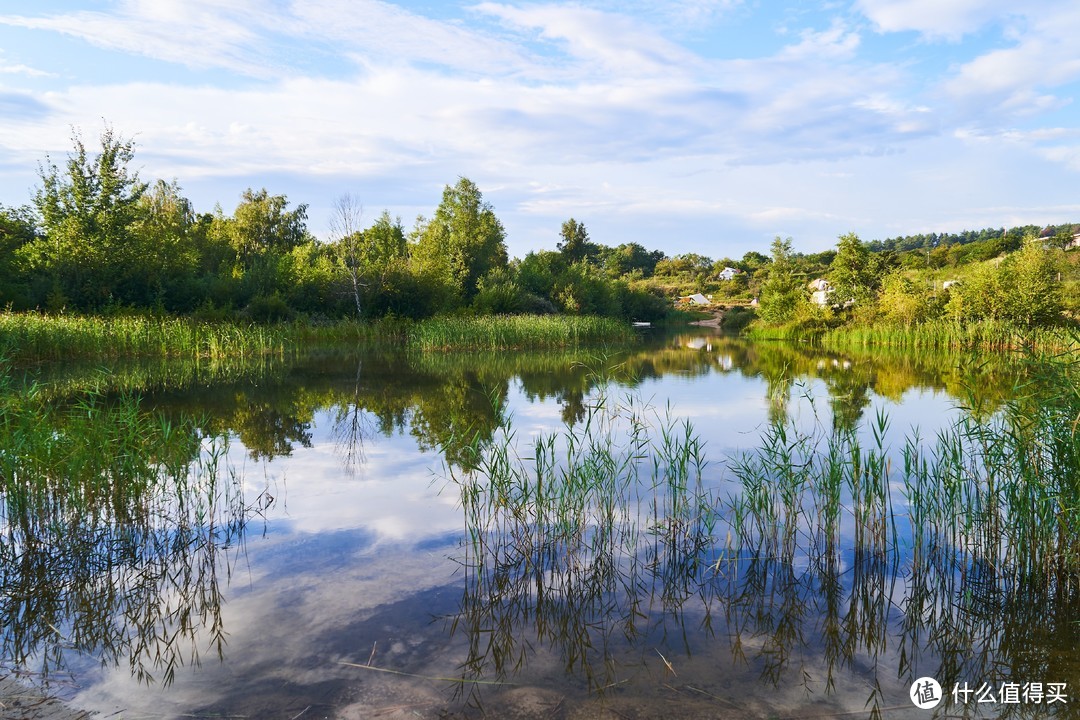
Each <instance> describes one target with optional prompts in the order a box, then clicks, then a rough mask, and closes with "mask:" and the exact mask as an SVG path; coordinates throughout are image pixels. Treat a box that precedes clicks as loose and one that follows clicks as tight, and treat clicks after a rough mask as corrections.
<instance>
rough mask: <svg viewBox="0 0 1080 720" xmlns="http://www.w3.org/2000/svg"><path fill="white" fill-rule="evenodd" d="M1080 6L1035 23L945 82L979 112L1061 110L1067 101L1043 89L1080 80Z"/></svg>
mask: <svg viewBox="0 0 1080 720" xmlns="http://www.w3.org/2000/svg"><path fill="white" fill-rule="evenodd" d="M1078 33H1080V8H1072V7H1070V8H1068V9H1064V10H1061V11H1060V12H1056V13H1054V14H1052V15H1049V16H1046V17H1040V18H1039V19H1038V20H1037V21H1034V22H1032V24H1031V25H1030V27H1029V28H1028V31H1027V32H1026V33H1025V34H1024V35H1023V36H1022V37H1021V38H1019V39H1018V40H1017V42H1016V44H1015V45H1013V46H1012V47H1008V48H1000V49H994V50H991V51H988V52H985V53H983V54H981V55H979V56H977V57H976V58H974V59H973V60H971V61H970V62H967V63H965V64H963V65H962V66H961V67H960V68H959V69H958V71H957V72H956V73H955V75H954V76H953V77H952V78H950V79H949V80H948V81H946V82H945V84H944V89H945V92H946V93H947V94H948V95H949V96H950V97H951V98H953V99H954V100H955V101H957V102H958V103H959V104H960V106H961V107H971V108H973V109H974V110H975V111H976V112H978V111H979V110H985V111H988V112H994V111H1000V110H1006V111H1008V112H1011V113H1018V114H1025V113H1026V114H1031V113H1034V112H1041V111H1044V110H1049V109H1055V108H1057V107H1060V106H1061V104H1062V103H1063V102H1066V101H1065V100H1064V99H1060V98H1056V97H1054V96H1053V95H1051V94H1047V93H1045V92H1042V91H1041V89H1047V88H1058V87H1061V86H1063V85H1066V84H1069V83H1072V82H1075V81H1076V80H1077V79H1080V52H1078V50H1077V47H1076V45H1075V42H1074V38H1075V37H1076V36H1077V34H1078Z"/></svg>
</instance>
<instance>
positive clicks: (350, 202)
mask: <svg viewBox="0 0 1080 720" xmlns="http://www.w3.org/2000/svg"><path fill="white" fill-rule="evenodd" d="M363 217H364V206H363V205H362V204H360V202H359V201H358V200H356V199H355V198H354V197H353V196H352V195H349V194H348V193H346V194H344V195H341V196H340V197H338V199H337V200H335V201H334V204H333V206H332V209H331V212H330V242H331V243H336V244H338V245H340V247H341V258H342V261H343V263H344V265H345V272H346V273H347V274H348V276H349V281H350V284H351V286H352V296H353V303H354V304H355V306H356V314H357V316H359V317H363V314H364V312H363V304H362V303H361V288H362V287H363V285H364V281H363V279H362V276H361V272H362V271H361V264H362V261H361V255H362V252H363V250H362V246H363V244H362V235H361V231H360V223H361V221H362V220H363ZM402 240H403V241H404V236H402Z"/></svg>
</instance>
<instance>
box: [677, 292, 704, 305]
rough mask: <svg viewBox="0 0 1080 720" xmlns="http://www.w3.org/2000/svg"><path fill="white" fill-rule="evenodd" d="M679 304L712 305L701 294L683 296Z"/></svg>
mask: <svg viewBox="0 0 1080 720" xmlns="http://www.w3.org/2000/svg"><path fill="white" fill-rule="evenodd" d="M679 302H681V303H687V304H689V305H710V304H711V301H710V300H709V298H707V297H705V296H704V295H702V294H701V293H694V294H693V295H683V296H682V297H680V298H679Z"/></svg>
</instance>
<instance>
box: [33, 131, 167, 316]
mask: <svg viewBox="0 0 1080 720" xmlns="http://www.w3.org/2000/svg"><path fill="white" fill-rule="evenodd" d="M72 144H73V145H74V152H72V153H71V154H70V155H69V156H68V161H67V164H66V168H65V170H64V171H61V170H60V168H59V167H57V166H56V165H55V164H54V163H52V162H51V160H49V159H48V158H46V160H45V164H44V165H41V166H39V168H38V173H39V175H40V177H41V187H39V188H38V189H37V191H36V192H35V194H34V205H35V206H36V208H37V211H38V214H39V215H40V217H41V227H42V230H43V231H44V233H45V236H46V238H45V239H44V241H41V243H40V244H38V247H37V248H36V250H37V252H35V253H33V257H34V260H35V262H36V264H38V265H39V266H40V267H42V268H43V269H44V270H45V271H46V272H48V273H50V274H51V275H52V277H53V283H54V292H56V293H63V294H66V295H67V296H69V297H70V299H72V300H73V301H75V302H76V304H77V305H80V306H83V307H94V306H99V305H102V304H105V303H107V302H109V301H111V300H113V299H114V298H113V292H114V290H116V288H117V286H118V284H119V282H120V279H121V276H122V274H123V273H124V272H131V271H132V269H134V268H136V267H137V261H138V259H139V258H140V253H139V251H138V248H136V243H135V242H133V239H134V235H133V233H132V228H133V225H134V224H135V222H136V220H138V219H139V217H140V207H139V199H140V198H141V197H142V195H143V193H144V192H145V191H146V187H147V186H146V183H144V182H142V181H140V180H139V175H138V173H134V172H129V171H128V164H129V163H130V162H131V160H132V158H133V157H134V154H135V145H134V143H133V141H131V140H126V139H124V138H122V137H121V136H119V135H118V134H117V133H116V132H114V131H113V129H112V128H111V127H108V126H106V128H105V130H104V131H103V132H102V134H101V151H100V152H99V153H98V154H97V155H96V156H95V157H93V158H91V157H90V156H89V153H88V152H87V150H86V145H85V144H84V143H83V140H82V137H81V136H80V135H79V133H78V132H75V133H74V134H73V135H72Z"/></svg>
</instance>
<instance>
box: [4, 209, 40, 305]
mask: <svg viewBox="0 0 1080 720" xmlns="http://www.w3.org/2000/svg"><path fill="white" fill-rule="evenodd" d="M36 238H37V220H36V218H35V217H34V212H33V210H31V209H30V208H29V207H27V206H25V205H24V206H22V207H18V208H11V207H4V206H3V205H0V305H8V304H12V305H14V306H15V307H20V308H22V307H28V306H30V305H31V304H32V303H31V301H30V297H29V288H28V284H27V283H28V277H27V273H26V270H25V262H24V258H23V257H22V255H23V248H25V247H26V246H28V245H29V244H30V243H32V242H33V241H34V240H35V239H36Z"/></svg>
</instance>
